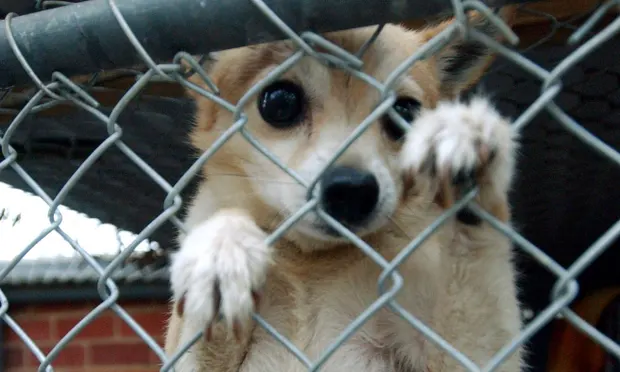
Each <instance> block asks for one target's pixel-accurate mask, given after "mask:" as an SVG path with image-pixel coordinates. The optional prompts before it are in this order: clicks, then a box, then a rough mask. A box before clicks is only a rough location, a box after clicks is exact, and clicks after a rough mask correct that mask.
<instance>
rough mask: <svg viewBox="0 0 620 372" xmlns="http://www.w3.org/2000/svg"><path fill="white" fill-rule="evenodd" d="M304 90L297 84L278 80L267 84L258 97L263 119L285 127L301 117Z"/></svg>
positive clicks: (276, 126)
mask: <svg viewBox="0 0 620 372" xmlns="http://www.w3.org/2000/svg"><path fill="white" fill-rule="evenodd" d="M304 104H305V97H304V91H303V90H302V89H301V87H300V86H299V85H297V84H294V83H292V82H289V81H278V82H275V83H273V84H271V85H269V86H267V87H266V88H265V89H264V90H263V92H262V93H261V94H260V96H259V98H258V111H259V112H260V114H261V116H262V117H263V120H265V121H266V122H267V123H269V124H271V125H272V126H273V127H275V128H287V127H292V126H293V125H295V124H297V123H299V122H301V120H302V119H303V111H304Z"/></svg>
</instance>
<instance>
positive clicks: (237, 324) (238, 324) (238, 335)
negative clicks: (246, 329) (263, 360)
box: [232, 319, 243, 343]
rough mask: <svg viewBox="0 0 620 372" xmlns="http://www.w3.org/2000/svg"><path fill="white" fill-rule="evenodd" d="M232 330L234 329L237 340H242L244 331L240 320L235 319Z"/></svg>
mask: <svg viewBox="0 0 620 372" xmlns="http://www.w3.org/2000/svg"><path fill="white" fill-rule="evenodd" d="M232 330H233V336H235V342H237V343H239V342H241V336H242V333H243V332H242V327H241V322H239V320H237V319H235V321H234V322H233V326H232Z"/></svg>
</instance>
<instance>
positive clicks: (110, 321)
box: [56, 311, 116, 340]
mask: <svg viewBox="0 0 620 372" xmlns="http://www.w3.org/2000/svg"><path fill="white" fill-rule="evenodd" d="M84 315H86V313H85V314H84ZM84 315H81V316H80V315H76V316H71V317H62V318H58V319H56V335H57V336H58V337H64V336H65V335H66V334H67V333H68V332H69V331H70V330H71V329H72V328H73V327H75V325H76V324H78V323H79V322H80V321H81V320H82V318H83V317H84ZM114 317H116V315H115V314H113V313H112V312H111V311H106V312H104V313H103V314H102V315H100V316H98V317H97V318H96V319H95V320H93V321H92V322H90V323H88V324H87V325H86V326H85V327H84V328H82V329H81V330H80V331H79V333H77V334H76V335H75V338H74V340H93V339H101V338H104V339H107V338H110V337H112V336H113V335H114Z"/></svg>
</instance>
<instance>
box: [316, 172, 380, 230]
mask: <svg viewBox="0 0 620 372" xmlns="http://www.w3.org/2000/svg"><path fill="white" fill-rule="evenodd" d="M378 201H379V183H378V182H377V178H375V176H374V175H373V174H372V173H369V172H365V171H361V170H359V169H355V168H350V167H344V166H340V167H334V168H330V169H329V170H328V171H327V172H326V173H325V174H324V175H323V178H322V179H321V204H322V206H323V209H325V212H327V213H328V214H329V215H330V216H332V217H333V218H335V219H336V220H338V222H340V223H343V224H345V225H359V224H361V223H363V222H364V221H365V220H367V219H368V217H370V215H371V214H372V212H373V211H374V209H375V207H376V205H377V202H378Z"/></svg>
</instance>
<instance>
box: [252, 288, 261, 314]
mask: <svg viewBox="0 0 620 372" xmlns="http://www.w3.org/2000/svg"><path fill="white" fill-rule="evenodd" d="M261 297H262V296H261V293H260V292H258V291H252V301H253V302H254V311H258V309H259V307H260V301H261Z"/></svg>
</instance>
